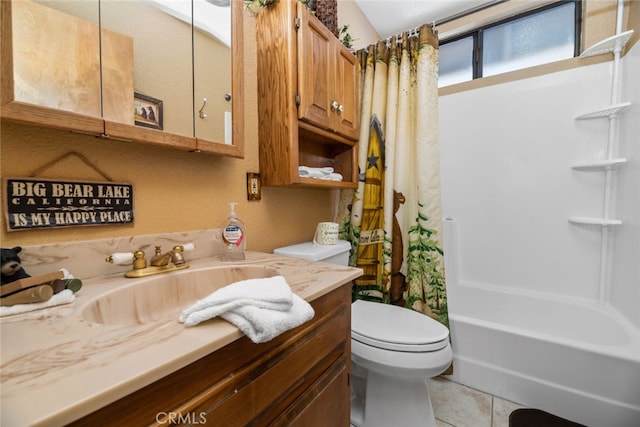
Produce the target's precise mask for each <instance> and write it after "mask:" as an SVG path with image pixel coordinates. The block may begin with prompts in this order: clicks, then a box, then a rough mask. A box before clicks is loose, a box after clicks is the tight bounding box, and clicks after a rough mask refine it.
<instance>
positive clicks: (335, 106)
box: [331, 101, 340, 111]
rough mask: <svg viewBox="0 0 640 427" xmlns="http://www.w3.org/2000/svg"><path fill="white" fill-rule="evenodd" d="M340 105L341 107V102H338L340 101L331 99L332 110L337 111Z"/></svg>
mask: <svg viewBox="0 0 640 427" xmlns="http://www.w3.org/2000/svg"><path fill="white" fill-rule="evenodd" d="M338 107H340V104H338V101H331V111H336V110H337V109H338Z"/></svg>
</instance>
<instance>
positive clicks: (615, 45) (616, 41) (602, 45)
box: [580, 30, 633, 58]
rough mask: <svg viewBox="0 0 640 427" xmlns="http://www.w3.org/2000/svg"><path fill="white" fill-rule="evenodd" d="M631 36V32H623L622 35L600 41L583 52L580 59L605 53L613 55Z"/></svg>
mask: <svg viewBox="0 0 640 427" xmlns="http://www.w3.org/2000/svg"><path fill="white" fill-rule="evenodd" d="M632 35H633V30H629V31H625V32H624V33H620V34H616V35H613V36H611V37H609V38H606V39H604V40H601V41H599V42H598V43H596V44H594V45H593V46H591V47H589V48H588V49H585V51H584V52H582V54H581V55H580V58H587V57H589V56H596V55H602V54H605V53H613V52H615V51H616V50H618V51H621V50H622V48H624V46H625V45H626V44H627V42H628V41H629V39H630V38H631V36H632Z"/></svg>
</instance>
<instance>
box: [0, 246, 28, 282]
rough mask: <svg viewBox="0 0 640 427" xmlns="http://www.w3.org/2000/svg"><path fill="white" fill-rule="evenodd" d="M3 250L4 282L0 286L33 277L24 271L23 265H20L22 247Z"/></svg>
mask: <svg viewBox="0 0 640 427" xmlns="http://www.w3.org/2000/svg"><path fill="white" fill-rule="evenodd" d="M1 249H2V264H1V270H2V277H1V279H2V281H1V282H0V285H5V284H7V283H11V282H15V281H16V280H20V279H24V278H27V277H31V276H29V275H28V274H27V272H26V271H24V268H22V264H20V257H19V256H18V254H19V253H20V251H22V248H21V247H20V246H16V247H14V248H11V249H9V248H1Z"/></svg>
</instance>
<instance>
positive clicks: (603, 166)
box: [571, 158, 627, 171]
mask: <svg viewBox="0 0 640 427" xmlns="http://www.w3.org/2000/svg"><path fill="white" fill-rule="evenodd" d="M625 163H627V159H622V158H620V159H611V160H597V161H593V162H584V163H576V164H575V165H572V166H571V169H575V170H579V171H603V170H607V169H614V168H616V167H617V166H620V165H624V164H625Z"/></svg>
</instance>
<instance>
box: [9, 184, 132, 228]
mask: <svg viewBox="0 0 640 427" xmlns="http://www.w3.org/2000/svg"><path fill="white" fill-rule="evenodd" d="M3 191H4V200H5V205H6V206H5V218H6V219H7V230H8V231H18V230H30V229H34V228H53V227H74V226H86V225H113V224H128V223H132V222H133V186H132V185H131V184H118V183H113V182H80V181H61V180H48V179H37V178H4V179H3Z"/></svg>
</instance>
